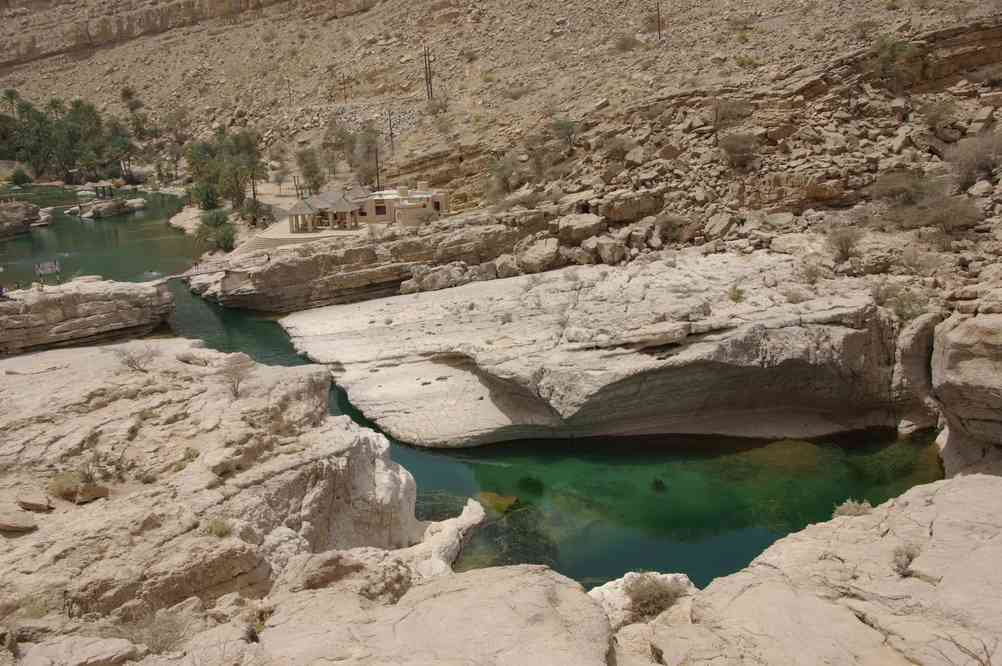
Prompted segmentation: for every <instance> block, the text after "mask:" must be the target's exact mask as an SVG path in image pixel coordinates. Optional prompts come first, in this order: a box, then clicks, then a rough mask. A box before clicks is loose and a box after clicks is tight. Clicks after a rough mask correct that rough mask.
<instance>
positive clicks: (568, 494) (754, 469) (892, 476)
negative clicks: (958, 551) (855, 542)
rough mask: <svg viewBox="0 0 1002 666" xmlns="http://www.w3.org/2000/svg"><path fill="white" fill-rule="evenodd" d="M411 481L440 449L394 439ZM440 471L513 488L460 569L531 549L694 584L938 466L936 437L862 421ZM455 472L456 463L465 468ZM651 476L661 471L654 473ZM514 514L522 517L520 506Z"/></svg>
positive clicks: (602, 576)
mask: <svg viewBox="0 0 1002 666" xmlns="http://www.w3.org/2000/svg"><path fill="white" fill-rule="evenodd" d="M395 455H396V456H397V458H398V459H400V460H401V461H402V462H403V464H404V465H405V466H407V467H408V468H409V469H411V471H412V473H415V476H416V477H417V479H418V487H419V488H428V487H432V486H434V484H435V481H434V480H433V479H432V478H428V477H433V476H434V475H436V474H437V473H438V472H440V471H444V470H443V467H448V466H447V465H443V464H442V463H441V462H438V463H435V461H434V459H435V458H439V457H441V454H437V453H426V452H423V451H416V450H413V449H403V450H401V448H399V447H398V448H397V449H396V450H395ZM449 458H450V459H451V460H453V461H454V462H455V464H457V465H465V466H466V470H456V469H452V470H448V472H447V476H446V478H445V479H444V483H443V485H445V486H448V487H450V488H452V489H453V492H455V493H457V494H459V493H463V492H465V493H466V494H468V495H475V494H476V492H480V491H489V492H493V493H497V494H499V495H517V496H518V497H519V503H520V506H523V507H524V508H525V513H524V514H513V515H512V516H508V515H500V516H499V515H496V514H492V515H491V516H489V518H488V523H487V525H488V527H487V528H486V529H482V530H479V531H477V532H476V533H475V534H474V535H473V537H472V539H471V540H470V542H469V543H468V544H467V545H466V547H465V548H464V552H463V555H462V557H461V558H460V560H459V562H458V563H457V569H458V570H465V569H468V568H475V567H480V566H491V565H500V564H516V563H524V562H537V563H543V564H550V565H551V566H553V567H554V568H555V569H557V570H558V571H560V572H562V573H564V574H566V575H568V576H570V577H572V578H575V579H577V580H579V581H582V582H584V583H586V584H588V585H596V584H601V583H602V582H605V581H607V580H609V579H612V578H616V577H619V576H620V575H622V574H623V573H624V572H626V571H631V570H657V571H672V572H675V571H679V572H685V573H687V574H689V576H690V577H691V578H692V579H693V581H694V582H696V584H698V585H706V584H707V583H709V581H710V580H712V579H713V578H716V577H717V576H721V575H726V574H729V573H733V572H734V571H737V570H739V569H741V568H743V567H745V566H747V564H748V563H749V562H750V561H751V560H752V559H754V558H755V557H756V556H757V555H759V554H760V553H761V552H762V551H763V550H764V549H765V548H767V547H768V546H769V545H770V544H772V543H773V542H774V541H775V540H776V539H778V538H780V537H782V536H785V535H786V534H789V533H790V532H793V531H796V530H800V529H803V528H804V527H806V526H807V525H808V524H810V523H813V522H819V521H824V520H828V519H829V518H831V514H832V510H833V508H834V507H835V506H836V505H837V504H839V503H841V502H842V501H844V500H845V499H847V498H849V497H855V498H857V499H867V500H869V501H870V502H871V503H873V504H878V503H880V502H883V501H886V500H888V499H890V498H892V497H895V496H897V495H899V494H901V493H902V492H904V491H905V490H907V489H908V488H910V487H911V486H913V485H916V484H919V483H928V482H930V481H934V480H937V479H939V478H942V472H941V469H940V466H939V460H938V457H937V454H936V448H935V446H932V437H931V436H930V435H928V434H924V435H922V436H918V437H915V438H912V439H895V438H894V437H892V436H891V437H889V436H886V435H881V434H879V433H872V432H869V433H862V434H857V435H855V436H853V437H851V438H838V439H835V440H832V441H815V442H806V441H794V440H784V441H778V442H772V443H766V444H762V443H760V442H748V441H742V440H733V439H726V438H710V437H661V438H655V437H648V438H643V439H626V440H608V439H606V440H579V441H574V442H559V441H557V442H555V441H538V442H521V443H513V444H505V445H503V446H493V447H487V448H484V449H479V450H471V451H463V452H460V453H458V454H452V455H451V456H449ZM464 472H465V473H464ZM655 482H659V483H655ZM523 516H524V518H526V519H525V520H521V518H522V517H523Z"/></svg>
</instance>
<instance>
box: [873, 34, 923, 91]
mask: <svg viewBox="0 0 1002 666" xmlns="http://www.w3.org/2000/svg"><path fill="white" fill-rule="evenodd" d="M917 57H918V50H917V49H916V48H915V47H914V46H912V45H911V44H909V43H908V42H905V41H902V40H900V39H898V38H896V37H894V36H893V35H882V36H881V37H879V38H878V39H877V43H876V44H874V45H873V48H872V49H871V54H870V61H869V64H868V66H867V69H868V70H869V74H870V75H871V76H873V77H874V78H876V79H877V80H878V81H880V82H881V83H882V84H883V85H884V86H886V87H887V88H888V89H890V90H892V91H900V90H903V89H904V88H906V87H908V86H909V85H911V84H913V83H915V82H916V81H917V79H918V76H919V73H918V68H917V67H915V66H914V65H915V61H916V59H917Z"/></svg>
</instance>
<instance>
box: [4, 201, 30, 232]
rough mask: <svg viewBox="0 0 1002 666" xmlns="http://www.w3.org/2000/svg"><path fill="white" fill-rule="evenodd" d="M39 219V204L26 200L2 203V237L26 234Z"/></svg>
mask: <svg viewBox="0 0 1002 666" xmlns="http://www.w3.org/2000/svg"><path fill="white" fill-rule="evenodd" d="M38 219H39V212H38V206H35V205H34V204H30V203H27V202H24V201H9V202H5V203H0V239H4V238H10V237H11V236H17V235H19V234H26V233H28V231H29V230H30V229H31V223H32V222H34V221H36V220H38Z"/></svg>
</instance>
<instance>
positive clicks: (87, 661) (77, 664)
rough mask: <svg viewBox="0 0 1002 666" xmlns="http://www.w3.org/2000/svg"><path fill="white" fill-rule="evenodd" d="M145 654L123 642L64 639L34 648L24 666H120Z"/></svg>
mask: <svg viewBox="0 0 1002 666" xmlns="http://www.w3.org/2000/svg"><path fill="white" fill-rule="evenodd" d="M145 653H146V650H144V649H142V648H140V647H137V646H135V645H133V644H132V643H130V642H129V641H127V640H125V639H124V638H89V637H80V636H65V637H61V638H53V639H50V640H47V641H45V642H44V643H38V644H37V645H33V646H31V647H30V648H29V649H28V650H27V651H26V652H25V655H24V659H22V660H21V664H22V666H118V664H124V663H125V662H127V661H132V660H134V659H138V658H141V657H142V656H144V654H145Z"/></svg>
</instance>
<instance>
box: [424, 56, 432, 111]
mask: <svg viewBox="0 0 1002 666" xmlns="http://www.w3.org/2000/svg"><path fill="white" fill-rule="evenodd" d="M432 77H433V73H432V69H431V51H429V50H428V47H427V46H425V47H424V88H425V94H426V95H427V96H428V99H429V100H432V99H434V98H435V88H434V86H433V85H432Z"/></svg>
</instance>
